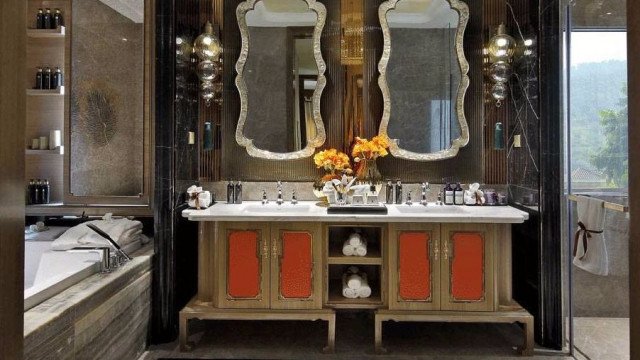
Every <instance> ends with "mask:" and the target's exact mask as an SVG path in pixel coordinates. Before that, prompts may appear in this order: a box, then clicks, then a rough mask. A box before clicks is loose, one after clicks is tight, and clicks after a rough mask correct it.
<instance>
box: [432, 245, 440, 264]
mask: <svg viewBox="0 0 640 360" xmlns="http://www.w3.org/2000/svg"><path fill="white" fill-rule="evenodd" d="M439 254H440V245H438V241H437V240H435V241H434V242H433V258H434V259H435V260H436V261H438V255H439Z"/></svg>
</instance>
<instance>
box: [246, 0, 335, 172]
mask: <svg viewBox="0 0 640 360" xmlns="http://www.w3.org/2000/svg"><path fill="white" fill-rule="evenodd" d="M258 1H260V0H246V1H244V2H242V3H240V5H238V7H237V9H236V17H237V19H238V27H239V28H240V35H241V38H242V46H241V48H240V56H239V57H238V61H237V62H236V72H237V73H238V75H237V76H236V87H237V88H238V93H239V94H240V117H239V119H238V126H237V128H236V142H237V143H238V144H239V145H240V146H243V147H244V148H245V149H247V152H248V153H249V155H250V156H253V157H257V158H263V159H269V160H295V159H302V158H307V157H310V156H311V155H313V153H314V152H315V149H316V148H318V147H320V146H322V145H323V144H324V142H325V140H326V138H327V135H326V132H325V128H324V123H323V121H322V115H321V113H320V98H321V97H322V91H323V90H324V87H325V85H326V83H327V79H326V77H325V75H324V73H325V71H326V69H327V66H326V64H325V62H324V59H323V58H322V52H321V49H320V37H321V35H322V30H323V29H324V24H325V22H326V18H327V9H326V7H325V6H324V5H323V4H322V3H320V2H317V1H316V0H304V1H305V2H306V3H307V5H308V6H309V9H310V10H313V11H315V13H316V14H317V16H318V19H317V22H316V26H315V29H314V32H313V53H314V57H315V59H316V64H317V65H318V80H317V83H316V89H315V91H314V93H313V120H314V122H315V125H316V136H315V137H314V138H313V139H309V140H308V141H307V146H306V147H305V148H304V149H302V150H298V151H294V152H289V153H276V152H272V151H268V150H263V149H259V148H258V147H256V146H255V145H254V143H253V139H249V138H247V137H245V136H244V127H245V123H246V121H247V112H248V109H249V104H248V102H249V99H248V90H247V85H246V83H245V80H244V66H245V64H246V62H247V57H248V55H249V28H248V26H247V21H246V18H245V15H246V14H247V12H249V11H251V10H253V9H254V7H255V4H256V3H257V2H258Z"/></svg>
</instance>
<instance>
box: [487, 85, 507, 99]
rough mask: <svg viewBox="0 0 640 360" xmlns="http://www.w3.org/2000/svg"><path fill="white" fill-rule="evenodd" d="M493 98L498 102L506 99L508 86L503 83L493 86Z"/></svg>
mask: <svg viewBox="0 0 640 360" xmlns="http://www.w3.org/2000/svg"><path fill="white" fill-rule="evenodd" d="M491 96H493V98H494V99H495V100H496V101H498V102H500V101H502V100H504V99H506V98H507V85H506V84H505V83H501V82H499V83H495V84H493V87H492V88H491Z"/></svg>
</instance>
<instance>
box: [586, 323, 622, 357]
mask: <svg viewBox="0 0 640 360" xmlns="http://www.w3.org/2000/svg"><path fill="white" fill-rule="evenodd" d="M573 321H574V329H575V330H574V342H575V352H574V353H575V357H576V359H579V360H583V359H584V360H589V359H590V360H624V359H629V318H584V317H583V318H575V319H574V320H573Z"/></svg>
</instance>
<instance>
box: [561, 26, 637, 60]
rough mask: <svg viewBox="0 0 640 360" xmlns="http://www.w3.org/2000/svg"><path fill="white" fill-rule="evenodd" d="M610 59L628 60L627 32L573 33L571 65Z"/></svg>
mask: <svg viewBox="0 0 640 360" xmlns="http://www.w3.org/2000/svg"><path fill="white" fill-rule="evenodd" d="M608 60H624V61H626V60H627V33H626V32H573V33H572V34H571V66H576V65H580V64H585V63H593V62H603V61H608Z"/></svg>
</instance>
